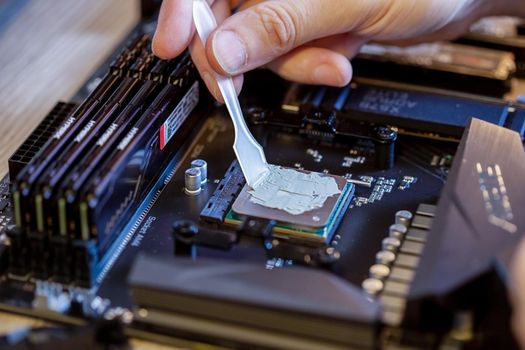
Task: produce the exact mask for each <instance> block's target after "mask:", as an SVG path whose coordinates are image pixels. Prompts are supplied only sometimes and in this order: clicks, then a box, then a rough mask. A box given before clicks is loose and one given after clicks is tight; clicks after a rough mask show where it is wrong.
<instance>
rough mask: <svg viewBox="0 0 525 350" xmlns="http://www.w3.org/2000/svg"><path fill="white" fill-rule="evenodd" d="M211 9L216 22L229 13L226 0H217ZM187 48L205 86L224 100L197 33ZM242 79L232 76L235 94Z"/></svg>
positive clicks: (220, 99)
mask: <svg viewBox="0 0 525 350" xmlns="http://www.w3.org/2000/svg"><path fill="white" fill-rule="evenodd" d="M212 10H213V13H214V14H215V17H216V19H217V22H218V23H221V22H222V21H223V20H224V19H225V18H226V17H228V16H229V15H230V4H229V3H228V1H226V0H217V1H215V3H214V4H213V6H212ZM189 49H190V53H191V57H192V58H193V63H195V66H196V67H197V70H198V71H199V74H200V76H201V77H202V80H203V81H204V83H205V84H206V87H207V88H208V90H209V91H210V93H211V94H212V95H213V97H214V98H215V99H216V100H217V101H219V102H224V101H223V99H222V96H221V93H220V91H219V87H218V86H217V82H216V80H215V74H216V73H215V71H214V70H213V69H212V68H211V66H210V64H209V62H208V59H207V58H206V54H205V51H204V46H203V45H202V43H201V41H200V39H199V37H198V36H197V35H194V37H193V39H192V40H191V43H190V45H189ZM242 81H243V77H242V76H237V77H234V78H233V83H234V85H235V89H236V91H237V94H238V93H239V91H240V90H241V87H242Z"/></svg>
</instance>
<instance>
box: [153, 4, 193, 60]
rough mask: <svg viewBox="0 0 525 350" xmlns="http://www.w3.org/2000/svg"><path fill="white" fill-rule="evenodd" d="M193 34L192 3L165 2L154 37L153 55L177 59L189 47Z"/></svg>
mask: <svg viewBox="0 0 525 350" xmlns="http://www.w3.org/2000/svg"><path fill="white" fill-rule="evenodd" d="M193 34H194V27H193V20H192V2H191V1H188V0H164V1H163V2H162V6H161V9H160V12H159V19H158V22H157V29H156V31H155V35H154V36H153V43H152V50H153V53H154V54H155V55H156V56H158V57H160V58H162V59H171V58H174V57H177V56H178V55H180V54H181V53H182V51H184V50H185V49H186V48H187V47H188V45H189V43H190V41H191V38H192V37H193Z"/></svg>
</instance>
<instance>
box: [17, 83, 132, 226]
mask: <svg viewBox="0 0 525 350" xmlns="http://www.w3.org/2000/svg"><path fill="white" fill-rule="evenodd" d="M121 81H122V78H120V77H118V76H113V75H108V76H106V77H105V78H104V79H103V80H102V82H101V83H100V84H99V86H98V87H97V88H96V89H95V91H94V92H93V93H92V94H91V95H90V96H89V97H88V99H87V100H86V101H85V102H84V103H82V104H81V105H80V106H79V107H78V108H77V109H76V110H75V111H74V112H73V113H72V114H71V116H70V117H68V118H67V119H66V121H65V122H64V123H63V124H62V126H60V128H59V129H58V130H57V131H56V132H55V134H54V135H53V137H51V138H50V139H49V140H48V141H47V142H46V144H45V145H44V147H42V150H41V151H40V152H39V153H38V154H37V156H36V157H35V158H33V160H32V161H31V162H30V163H29V164H28V165H27V166H26V167H25V168H24V169H23V170H22V171H21V172H20V173H19V175H18V176H17V178H16V179H14V181H13V188H12V194H13V202H14V209H15V221H16V224H17V226H19V227H23V228H24V229H28V230H30V229H31V228H32V227H34V226H33V225H32V224H33V223H34V215H32V213H31V211H30V210H28V207H29V204H30V202H31V196H30V193H32V188H33V184H34V182H35V181H36V180H37V179H38V178H39V176H40V175H41V174H42V173H43V172H44V171H45V169H46V168H47V166H48V165H49V164H50V163H51V162H53V161H54V160H55V159H56V158H57V157H58V155H60V153H61V152H62V150H63V149H64V148H65V147H66V146H67V145H69V144H70V143H71V140H73V139H74V137H75V135H76V134H78V133H79V132H80V130H82V128H84V127H85V126H86V125H87V124H88V123H89V122H90V121H91V117H92V116H93V114H95V113H96V112H97V111H98V109H99V108H100V107H101V105H102V104H103V103H104V102H105V99H106V98H107V95H108V94H110V93H111V92H112V91H113V90H114V89H115V88H116V86H118V85H119V84H120V82H121Z"/></svg>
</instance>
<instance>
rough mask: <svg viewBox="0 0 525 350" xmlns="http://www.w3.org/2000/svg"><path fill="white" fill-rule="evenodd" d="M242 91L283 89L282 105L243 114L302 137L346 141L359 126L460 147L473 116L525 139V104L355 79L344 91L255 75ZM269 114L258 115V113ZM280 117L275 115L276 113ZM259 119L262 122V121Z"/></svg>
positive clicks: (262, 103) (264, 103)
mask: <svg viewBox="0 0 525 350" xmlns="http://www.w3.org/2000/svg"><path fill="white" fill-rule="evenodd" d="M244 85H245V90H246V91H248V93H249V92H250V90H252V89H267V88H270V87H271V88H272V89H282V90H283V91H284V92H283V95H284V96H285V97H284V99H282V100H274V101H270V100H269V99H268V98H264V99H261V100H259V101H252V105H256V106H258V108H255V109H252V110H253V111H256V113H255V114H253V113H251V111H247V113H246V114H247V116H249V117H250V118H249V120H250V121H251V122H252V123H254V124H259V125H260V124H268V125H273V126H275V127H278V128H281V129H283V130H284V129H287V128H288V129H294V130H298V131H299V132H300V133H301V132H302V133H305V132H306V131H305V130H303V129H305V128H306V127H311V128H312V130H308V131H310V134H312V135H313V134H316V135H317V134H318V135H324V134H329V135H331V136H332V137H333V138H338V139H340V140H345V139H347V138H352V137H355V133H356V130H358V129H359V127H360V125H363V124H366V125H389V126H392V127H395V128H397V130H398V132H399V134H406V135H411V136H417V137H422V138H430V139H439V140H444V141H454V142H458V141H459V139H460V137H461V135H462V133H463V131H464V130H465V127H466V126H467V125H468V122H469V120H470V119H471V118H472V117H476V118H479V119H481V120H484V121H487V122H490V123H493V124H496V125H499V126H503V127H506V128H508V129H512V130H514V131H516V132H517V133H518V134H519V135H520V137H521V138H522V140H525V105H523V104H520V103H515V102H507V101H502V100H500V99H495V98H491V97H485V96H477V95H470V94H463V93H451V92H446V91H443V90H439V89H432V88H425V87H421V86H416V85H409V84H402V83H397V82H388V81H381V80H373V79H365V78H356V79H354V81H353V82H352V83H351V84H350V85H348V86H345V87H343V88H334V87H324V86H308V85H300V84H290V83H287V82H285V81H283V80H282V79H280V78H278V77H275V76H272V77H271V78H266V79H263V78H261V76H260V75H259V74H258V73H257V72H254V73H252V74H250V75H247V76H246V78H245V84H244ZM261 110H262V111H272V113H260V112H257V111H261ZM278 110H280V112H274V111H278ZM261 116H262V117H261Z"/></svg>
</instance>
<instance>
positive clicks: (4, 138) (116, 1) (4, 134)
mask: <svg viewBox="0 0 525 350" xmlns="http://www.w3.org/2000/svg"><path fill="white" fill-rule="evenodd" d="M138 16H139V7H138V1H134V0H73V1H72V0H0V111H1V116H2V117H1V119H0V174H1V176H3V174H5V173H6V172H7V159H8V158H9V156H10V155H11V154H12V153H13V152H14V151H15V149H16V148H17V147H18V146H19V143H20V140H23V139H25V138H26V137H27V136H28V135H29V134H30V133H31V131H32V130H33V129H34V128H35V127H36V126H37V125H38V123H39V122H40V121H41V119H42V117H43V116H44V115H45V114H46V113H47V112H49V110H51V108H52V107H53V106H54V105H55V104H56V102H57V101H60V100H62V101H67V100H68V99H69V98H70V97H71V96H72V95H73V94H74V93H75V91H76V90H77V89H78V88H80V86H81V85H82V83H83V82H84V81H85V80H86V79H87V77H89V75H90V73H92V71H93V70H94V69H95V67H97V66H98V65H99V64H100V63H101V62H102V61H103V60H104V58H105V57H106V56H107V55H108V54H109V53H110V52H111V51H112V49H114V46H115V45H116V44H117V43H118V42H119V41H120V40H122V38H123V37H124V35H125V34H126V33H127V31H128V30H129V29H130V27H131V26H132V24H133V23H134V22H135V21H136V19H137V18H138Z"/></svg>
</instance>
